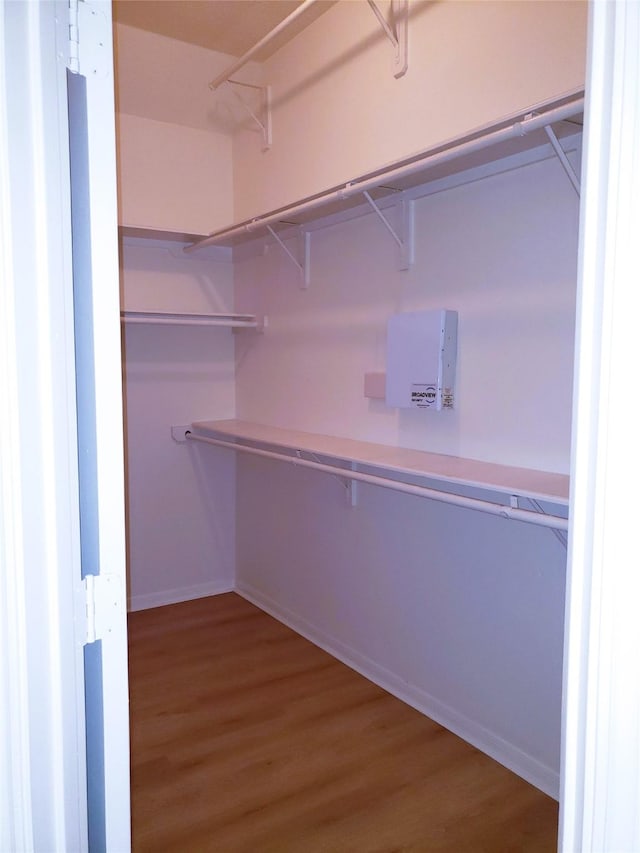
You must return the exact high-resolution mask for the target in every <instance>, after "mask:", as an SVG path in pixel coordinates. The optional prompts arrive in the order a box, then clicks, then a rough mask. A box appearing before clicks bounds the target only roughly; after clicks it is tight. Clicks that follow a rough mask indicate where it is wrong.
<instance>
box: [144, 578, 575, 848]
mask: <svg viewBox="0 0 640 853" xmlns="http://www.w3.org/2000/svg"><path fill="white" fill-rule="evenodd" d="M129 620H130V621H129V637H130V641H129V642H130V681H131V737H132V745H131V756H132V807H133V846H134V850H135V851H137V853H141V852H142V851H149V853H151V851H153V853H160V851H176V853H188V852H189V851H193V853H196V851H197V853H210V851H211V853H213V852H215V853H240V851H242V853H321V851H322V853H392V851H393V853H399V851H412V853H417V851H451V852H452V853H453V851H455V853H464V851H478V853H480V851H486V853H501V851H505V853H506V851H514V853H515V851H532V853H533V851H535V853H543V851H554V850H555V849H556V835H557V831H556V825H557V813H558V807H557V803H555V802H554V801H553V800H552V799H550V798H549V797H547V796H545V795H544V794H542V793H540V791H538V790H536V789H535V788H533V787H532V786H530V785H528V784H527V783H526V782H524V781H522V780H521V779H519V778H518V777H517V776H515V775H514V774H512V773H510V772H509V771H508V770H506V769H505V768H504V767H502V766H500V765H499V764H497V763H495V762H494V761H492V760H491V759H490V758H488V757H486V756H485V755H483V754H482V753H480V752H478V751H477V750H475V749H474V748H473V747H471V746H469V745H468V744H466V743H464V742H463V741H462V740H460V739H459V738H457V737H455V736H454V735H452V734H450V733H449V732H447V731H446V730H444V729H443V728H441V727H440V726H438V725H437V724H436V723H433V722H432V721H431V720H429V719H427V718H426V717H424V716H422V715H421V714H420V713H418V712H417V711H415V710H414V709H412V708H410V707H409V706H407V705H405V704H404V703H402V702H400V701H399V700H397V699H395V698H394V697H392V696H390V695H389V694H387V693H385V692H384V691H383V690H381V689H380V688H379V687H376V686H375V685H373V684H372V683H371V682H369V681H367V680H366V679H365V678H362V677H361V676H360V675H358V674H356V673H355V672H353V671H352V670H350V669H349V668H348V667H346V666H344V665H343V664H341V663H339V662H338V661H336V660H335V659H334V658H332V657H331V656H330V655H328V654H326V653H325V652H323V651H321V650H320V649H318V648H316V647H315V646H313V645H312V644H311V643H309V642H307V641H306V640H304V639H303V638H301V637H300V636H298V635H297V634H295V633H294V632H293V631H290V630H289V629H288V628H286V627H285V626H283V625H281V624H280V623H279V622H277V621H276V620H274V619H272V618H271V617H270V616H267V615H266V614H264V613H262V612H261V611H260V610H258V609H257V608H256V607H254V606H253V605H251V604H249V603H248V602H246V601H244V600H243V599H242V598H240V597H239V596H237V595H235V594H233V593H229V594H227V595H222V596H216V597H215V598H206V599H199V600H197V601H192V602H186V603H184V604H176V605H172V606H170V607H162V608H157V609H155V610H146V611H141V612H137V613H133V614H131V615H130V617H129Z"/></svg>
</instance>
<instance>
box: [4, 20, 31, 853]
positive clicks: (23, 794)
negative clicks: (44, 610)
mask: <svg viewBox="0 0 640 853" xmlns="http://www.w3.org/2000/svg"><path fill="white" fill-rule="evenodd" d="M5 13H6V6H5V5H2V6H0V45H2V51H1V52H0V56H1V57H4V52H3V51H4V42H5V38H8V37H9V36H7V34H6V32H7V31H6V29H5ZM6 86H7V81H6V77H5V65H4V62H3V61H1V60H0V98H1V100H0V279H1V280H2V281H3V282H6V283H7V285H6V286H3V287H0V399H1V400H2V406H3V417H2V419H1V421H0V791H2V792H3V795H2V796H1V797H0V849H1V850H24V851H30V850H33V830H32V824H33V810H32V802H31V774H30V763H31V762H30V744H29V725H28V720H29V696H28V684H27V672H28V641H27V626H26V604H25V588H24V583H23V580H24V577H25V575H26V566H25V555H24V549H23V547H22V541H23V537H24V527H23V518H22V511H21V508H22V481H21V468H20V458H21V453H20V430H19V429H18V414H19V408H20V407H19V398H18V376H19V364H18V352H17V346H18V342H17V335H16V327H15V300H14V290H13V288H12V287H11V286H10V285H9V284H8V283H9V282H12V281H14V268H13V241H14V234H13V229H12V215H11V193H10V181H9V176H10V165H9V138H8V110H7V104H6V99H5V97H4V94H5V92H6Z"/></svg>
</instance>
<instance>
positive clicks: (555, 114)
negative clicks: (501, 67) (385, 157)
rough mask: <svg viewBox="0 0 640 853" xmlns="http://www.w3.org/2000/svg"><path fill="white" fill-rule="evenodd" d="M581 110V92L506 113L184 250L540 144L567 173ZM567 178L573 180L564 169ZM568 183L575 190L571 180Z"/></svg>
mask: <svg viewBox="0 0 640 853" xmlns="http://www.w3.org/2000/svg"><path fill="white" fill-rule="evenodd" d="M583 109H584V97H583V92H581V91H580V92H574V93H571V94H570V95H567V96H565V97H563V98H558V99H556V100H554V101H550V102H546V103H544V104H540V105H537V106H535V107H531V108H528V109H527V111H526V112H525V113H519V114H515V115H511V116H509V117H507V118H505V119H503V120H501V121H499V122H496V123H494V124H491V125H486V126H484V127H482V128H479V129H476V130H475V131H472V132H470V133H469V134H466V135H464V136H461V137H458V138H456V139H452V140H449V141H448V142H446V143H444V144H442V145H438V146H435V147H433V148H430V149H426V150H424V151H421V152H419V153H418V154H415V155H413V156H412V157H409V158H406V159H404V160H399V161H396V162H394V163H391V164H389V165H387V166H385V167H383V168H381V169H378V170H376V171H373V172H368V173H365V174H362V175H358V176H357V177H355V178H353V179H352V180H350V181H347V182H346V183H344V184H341V185H338V186H333V187H331V188H330V189H328V190H326V191H324V192H322V193H318V194H316V195H313V196H309V197H307V198H304V199H301V200H300V201H297V202H295V203H293V204H290V205H287V206H285V207H281V208H277V209H276V210H272V211H269V212H268V213H265V214H264V215H262V216H257V217H255V218H252V219H246V220H244V221H242V222H238V223H236V224H234V225H230V226H228V227H226V228H222V229H219V230H216V231H213V232H212V233H211V234H209V235H208V236H207V237H205V238H204V239H201V240H198V241H196V242H194V243H193V244H192V245H190V246H187V247H186V248H185V251H186V252H190V251H194V250H196V249H200V248H203V247H205V246H211V245H226V246H232V245H236V244H238V243H241V242H244V241H246V240H251V239H254V238H255V237H256V236H258V235H260V234H264V233H269V231H270V229H272V228H273V227H274V226H277V225H285V226H287V227H290V226H292V225H305V224H307V223H309V222H310V221H312V220H314V219H318V218H319V217H321V216H322V217H324V216H329V215H332V214H335V213H339V212H342V211H345V210H348V209H350V208H354V207H357V206H359V205H360V204H361V202H362V197H364V196H365V193H368V194H369V195H370V197H371V199H373V200H374V201H381V200H383V199H385V198H388V197H389V196H396V197H397V196H398V194H399V193H405V192H407V191H408V190H411V189H413V188H415V187H419V186H422V185H425V184H427V183H428V182H432V181H435V180H439V179H442V178H445V177H449V176H451V175H453V174H457V173H460V172H465V171H468V170H470V169H474V168H476V167H478V166H484V165H487V164H490V163H494V162H495V161H499V160H502V159H504V158H506V157H510V156H513V155H516V154H524V153H526V152H529V151H531V150H532V149H535V148H540V147H543V146H544V147H545V148H546V149H547V150H548V151H549V152H550V153H551V154H553V153H555V154H556V155H557V156H558V157H559V158H560V159H561V161H563V158H564V161H563V162H562V165H563V167H564V168H565V170H567V169H569V170H570V169H571V167H570V165H569V164H568V162H566V157H564V152H563V151H562V148H561V146H560V145H559V142H558V140H561V139H563V138H564V137H566V136H569V135H573V134H575V133H576V132H578V131H579V130H581V126H582V111H583ZM568 174H569V177H570V178H572V176H571V174H570V172H569V171H568ZM573 178H575V176H573ZM572 183H573V184H574V187H576V188H577V186H576V183H575V182H574V180H573V179H572Z"/></svg>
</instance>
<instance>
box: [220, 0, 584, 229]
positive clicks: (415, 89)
mask: <svg viewBox="0 0 640 853" xmlns="http://www.w3.org/2000/svg"><path fill="white" fill-rule="evenodd" d="M409 6H410V20H409V70H408V72H407V74H406V75H405V76H404V77H402V78H401V79H398V80H396V79H394V77H393V74H392V71H391V66H392V48H391V44H390V43H389V42H388V41H387V39H386V37H385V36H384V34H383V33H382V29H381V28H380V26H379V24H378V22H377V21H376V19H375V17H374V15H373V13H372V12H371V10H370V9H369V7H368V5H367V4H366V3H364V2H340V3H337V4H335V6H332V7H331V8H330V9H329V11H328V12H326V13H325V14H324V15H322V16H321V17H320V18H319V19H318V20H317V21H315V22H314V23H313V24H311V25H310V26H309V27H308V28H307V29H306V30H305V31H304V32H303V33H302V34H300V35H299V36H298V37H296V38H295V39H293V40H292V41H291V42H290V43H289V44H287V45H285V46H284V47H283V48H282V49H281V50H279V51H278V52H277V53H276V54H275V55H274V56H273V57H272V58H271V59H270V60H268V61H267V62H265V64H264V79H265V81H266V82H268V83H270V84H271V86H272V97H273V147H272V149H271V150H270V151H268V152H262V151H261V149H260V144H259V141H258V140H257V139H256V138H255V134H250V133H246V132H245V133H237V134H236V135H235V137H234V146H235V153H234V181H235V197H236V218H237V219H238V220H243V219H246V218H249V217H251V216H255V215H256V214H260V213H263V212H264V211H265V210H269V209H273V208H277V207H279V206H281V205H284V204H287V203H289V202H291V201H294V200H295V199H299V198H303V197H305V196H307V195H310V194H312V193H315V192H318V191H321V190H323V189H327V188H329V187H331V186H333V185H335V184H340V183H344V182H346V181H348V180H350V179H352V178H354V177H355V176H357V175H360V174H363V173H365V172H367V171H368V170H372V169H376V168H379V167H380V166H381V165H382V164H384V163H387V162H391V161H394V160H397V159H400V158H402V157H406V156H409V155H411V154H413V153H415V152H417V151H421V150H424V149H427V148H429V147H431V146H433V145H436V144H439V143H442V142H443V141H445V140H448V139H450V138H453V137H455V136H458V135H460V134H463V133H466V132H468V131H470V130H472V129H474V128H476V127H479V126H482V125H485V124H486V123H487V122H493V121H495V120H497V119H498V118H500V117H501V116H505V115H509V114H511V113H513V112H519V111H521V110H525V109H526V108H527V107H529V106H531V105H535V104H538V103H539V102H541V101H544V100H547V99H551V98H554V97H557V96H559V95H562V94H563V93H566V92H568V91H570V90H574V89H579V88H581V87H583V86H584V66H585V40H586V18H587V4H586V2H583V0H579V2H553V0H551V2H544V3H541V2H526V0H523V2H494V0H483V2H478V0H471V2H464V0H463V2H438V3H433V2H426V1H425V0H412V2H411V3H410V4H409Z"/></svg>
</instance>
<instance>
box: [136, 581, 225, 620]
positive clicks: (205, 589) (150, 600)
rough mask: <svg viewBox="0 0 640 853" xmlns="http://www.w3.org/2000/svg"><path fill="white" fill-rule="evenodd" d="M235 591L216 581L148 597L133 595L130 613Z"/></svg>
mask: <svg viewBox="0 0 640 853" xmlns="http://www.w3.org/2000/svg"><path fill="white" fill-rule="evenodd" d="M233 590H234V586H233V583H220V582H219V581H218V582H216V581H214V582H212V583H201V584H197V585H196V586H185V587H181V588H180V589H164V590H161V591H160V592H150V593H148V594H147V595H133V596H131V598H130V599H129V612H133V611H134V610H148V609H149V608H151V607H163V606H164V605H165V604H178V603H179V602H180V601H191V600H192V599H194V598H205V597H206V596H208V595H220V594H221V593H223V592H233Z"/></svg>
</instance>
